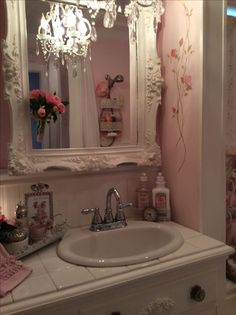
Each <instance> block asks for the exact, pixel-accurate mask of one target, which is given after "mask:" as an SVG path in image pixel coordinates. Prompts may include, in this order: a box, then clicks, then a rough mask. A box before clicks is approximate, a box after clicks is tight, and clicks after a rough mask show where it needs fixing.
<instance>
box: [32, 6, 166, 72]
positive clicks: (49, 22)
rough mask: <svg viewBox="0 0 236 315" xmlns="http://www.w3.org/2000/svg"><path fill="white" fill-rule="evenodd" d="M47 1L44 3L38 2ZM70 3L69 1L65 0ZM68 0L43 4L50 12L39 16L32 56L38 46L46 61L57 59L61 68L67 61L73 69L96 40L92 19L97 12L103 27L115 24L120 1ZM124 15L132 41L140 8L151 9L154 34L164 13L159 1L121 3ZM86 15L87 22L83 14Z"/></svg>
mask: <svg viewBox="0 0 236 315" xmlns="http://www.w3.org/2000/svg"><path fill="white" fill-rule="evenodd" d="M42 1H47V0H42ZM69 1H71V0H69ZM69 1H68V0H61V2H56V1H55V0H51V1H47V2H49V5H50V10H49V11H48V12H47V13H46V14H44V13H42V18H41V22H40V25H39V28H38V34H37V35H36V40H37V43H36V54H37V55H38V54H39V44H40V46H41V50H42V52H43V56H44V59H45V61H46V62H48V61H49V58H50V57H51V56H53V57H54V60H55V62H56V64H57V63H58V62H59V60H61V63H62V65H64V64H65V63H66V65H67V66H68V62H71V63H72V65H73V66H74V67H76V64H77V63H78V60H79V59H81V58H85V57H86V56H87V52H88V48H89V45H90V43H91V42H95V41H96V40H97V32H96V28H95V20H96V17H97V14H98V12H99V11H100V10H101V9H103V10H104V12H105V13H104V18H103V26H104V27H105V28H112V27H113V26H114V23H115V21H116V17H117V12H121V11H122V5H121V4H122V2H124V0H119V1H118V0H105V1H98V0H76V2H73V3H72V2H69ZM125 2H129V4H127V5H125V7H124V8H123V9H124V14H125V16H126V17H127V22H128V26H129V29H130V40H131V41H132V42H134V41H136V24H137V20H138V18H139V13H140V9H141V8H142V7H152V11H153V13H154V14H153V16H154V20H153V26H154V30H155V31H157V26H158V23H159V22H160V16H161V15H162V14H163V12H164V8H163V5H162V0H130V1H125ZM85 11H87V12H88V13H89V19H87V18H85V17H84V12H85Z"/></svg>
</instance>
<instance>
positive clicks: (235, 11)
mask: <svg viewBox="0 0 236 315" xmlns="http://www.w3.org/2000/svg"><path fill="white" fill-rule="evenodd" d="M227 15H228V16H233V17H236V7H231V6H228V7H227Z"/></svg>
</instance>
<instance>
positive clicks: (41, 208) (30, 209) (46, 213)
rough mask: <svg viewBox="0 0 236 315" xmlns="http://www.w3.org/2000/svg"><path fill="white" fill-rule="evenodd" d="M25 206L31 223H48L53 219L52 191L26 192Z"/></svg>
mask: <svg viewBox="0 0 236 315" xmlns="http://www.w3.org/2000/svg"><path fill="white" fill-rule="evenodd" d="M25 207H26V209H27V216H28V220H29V222H30V223H35V224H36V223H37V224H40V225H45V224H47V223H48V222H49V221H52V220H53V199H52V192H39V193H26V194H25Z"/></svg>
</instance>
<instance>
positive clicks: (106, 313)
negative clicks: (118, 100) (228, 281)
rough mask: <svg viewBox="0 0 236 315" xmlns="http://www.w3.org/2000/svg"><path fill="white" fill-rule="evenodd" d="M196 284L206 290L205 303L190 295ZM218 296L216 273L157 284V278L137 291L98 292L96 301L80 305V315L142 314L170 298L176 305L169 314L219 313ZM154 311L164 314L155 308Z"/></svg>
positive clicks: (141, 284)
mask: <svg viewBox="0 0 236 315" xmlns="http://www.w3.org/2000/svg"><path fill="white" fill-rule="evenodd" d="M151 282H152V281H151ZM195 285H199V286H201V288H202V289H203V290H204V291H205V298H204V300H203V301H202V302H197V301H195V300H193V299H191V297H190V292H191V289H192V287H193V286H195ZM216 296H217V273H216V272H214V271H209V272H203V273H198V274H194V275H193V276H188V277H183V278H181V279H178V280H176V281H173V282H171V281H168V282H166V283H165V284H162V285H158V279H157V281H156V283H148V282H146V283H145V285H144V283H140V286H139V287H138V290H137V286H136V285H135V286H131V285H127V286H124V287H122V288H117V289H110V290H108V291H107V292H103V294H102V295H99V294H97V295H96V297H94V303H91V302H90V304H88V303H85V304H84V305H86V306H85V307H83V305H82V304H83V303H82V304H80V306H81V307H80V314H81V315H111V314H112V313H113V312H120V313H121V315H139V314H140V315H141V314H142V311H143V310H144V309H145V308H146V307H147V306H148V305H149V306H150V305H151V306H153V307H154V303H155V302H157V301H158V302H160V303H162V301H165V302H166V300H167V299H169V300H170V301H173V302H174V306H173V307H172V308H171V311H170V312H169V313H168V314H170V315H177V314H188V315H191V314H201V312H203V313H202V314H205V313H204V311H205V310H209V314H216V311H215V309H216V307H215V305H216ZM92 299H93V298H92ZM90 301H91V300H90ZM88 305H90V306H89V307H88ZM154 309H155V307H154ZM153 314H161V313H160V311H159V313H158V312H157V311H154V310H153Z"/></svg>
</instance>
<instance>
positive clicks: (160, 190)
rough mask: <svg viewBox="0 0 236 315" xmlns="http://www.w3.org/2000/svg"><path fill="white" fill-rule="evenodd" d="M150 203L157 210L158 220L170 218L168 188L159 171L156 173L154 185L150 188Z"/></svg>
mask: <svg viewBox="0 0 236 315" xmlns="http://www.w3.org/2000/svg"><path fill="white" fill-rule="evenodd" d="M152 203H153V207H154V208H156V210H157V217H158V218H157V219H158V221H169V220H170V219H171V210H170V190H169V188H167V187H166V186H165V179H164V176H163V175H162V173H161V172H159V173H158V175H157V178H156V187H154V188H153V189H152Z"/></svg>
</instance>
